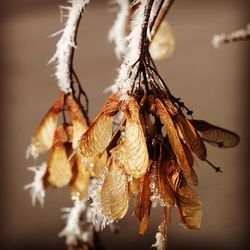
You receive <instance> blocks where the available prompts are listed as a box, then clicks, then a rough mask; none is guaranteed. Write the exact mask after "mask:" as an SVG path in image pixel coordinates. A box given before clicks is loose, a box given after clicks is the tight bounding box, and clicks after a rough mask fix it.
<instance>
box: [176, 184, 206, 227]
mask: <svg viewBox="0 0 250 250" xmlns="http://www.w3.org/2000/svg"><path fill="white" fill-rule="evenodd" d="M176 203H177V206H178V208H179V212H180V216H181V220H182V223H183V225H184V226H185V227H187V228H189V229H200V226H201V217H202V203H201V200H200V198H199V196H198V194H197V193H196V192H195V191H194V190H193V189H192V188H190V187H189V186H188V185H187V184H186V183H185V182H183V185H182V186H180V187H179V188H178V190H177V202H176Z"/></svg>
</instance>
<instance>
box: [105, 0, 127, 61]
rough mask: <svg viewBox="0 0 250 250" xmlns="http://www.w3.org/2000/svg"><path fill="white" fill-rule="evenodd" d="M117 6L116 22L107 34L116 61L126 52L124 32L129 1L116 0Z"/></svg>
mask: <svg viewBox="0 0 250 250" xmlns="http://www.w3.org/2000/svg"><path fill="white" fill-rule="evenodd" d="M115 2H116V3H117V5H118V6H119V12H118V13H117V17H116V20H115V22H114V24H113V26H112V27H111V29H110V32H109V41H111V42H114V44H115V54H116V57H117V58H118V59H121V57H122V56H123V55H124V54H125V51H126V47H127V44H126V39H125V38H126V31H127V23H128V16H129V10H130V6H129V0H116V1H115Z"/></svg>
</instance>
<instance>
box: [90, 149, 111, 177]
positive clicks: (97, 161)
mask: <svg viewBox="0 0 250 250" xmlns="http://www.w3.org/2000/svg"><path fill="white" fill-rule="evenodd" d="M92 160H93V172H92V174H93V176H94V177H95V178H98V177H99V176H100V174H101V172H102V170H103V169H104V167H105V166H106V163H107V160H108V154H107V152H106V151H104V152H103V154H102V155H101V156H100V157H99V156H95V157H92Z"/></svg>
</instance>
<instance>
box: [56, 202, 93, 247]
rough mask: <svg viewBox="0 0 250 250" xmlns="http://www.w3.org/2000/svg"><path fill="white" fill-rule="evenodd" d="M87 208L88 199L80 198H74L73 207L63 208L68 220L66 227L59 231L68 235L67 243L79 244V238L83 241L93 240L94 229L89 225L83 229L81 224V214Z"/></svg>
mask: <svg viewBox="0 0 250 250" xmlns="http://www.w3.org/2000/svg"><path fill="white" fill-rule="evenodd" d="M85 210H86V200H79V199H75V200H74V206H73V207H71V208H62V211H63V212H64V213H65V214H64V215H63V218H64V219H66V220H67V222H66V226H65V227H64V229H63V230H62V231H61V232H60V233H59V236H60V237H63V236H65V237H66V244H67V245H77V242H78V241H79V240H80V241H83V242H92V237H93V235H92V229H90V228H89V227H88V226H86V228H84V229H83V228H82V225H81V216H82V214H83V213H84V212H85ZM86 229H87V230H86ZM88 229H89V230H88ZM83 230H84V231H83Z"/></svg>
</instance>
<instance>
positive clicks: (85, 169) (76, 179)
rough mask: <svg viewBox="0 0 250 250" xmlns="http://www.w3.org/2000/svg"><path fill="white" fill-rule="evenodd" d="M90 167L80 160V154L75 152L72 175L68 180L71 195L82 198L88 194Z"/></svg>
mask: <svg viewBox="0 0 250 250" xmlns="http://www.w3.org/2000/svg"><path fill="white" fill-rule="evenodd" d="M90 170H91V169H90V168H89V166H86V165H84V163H82V161H81V156H80V155H78V154H76V155H75V160H74V166H73V169H72V171H73V176H72V179H71V182H70V186H71V194H72V196H77V197H79V198H80V199H83V198H84V197H86V195H87V194H88V188H89V182H90V175H91V172H90Z"/></svg>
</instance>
